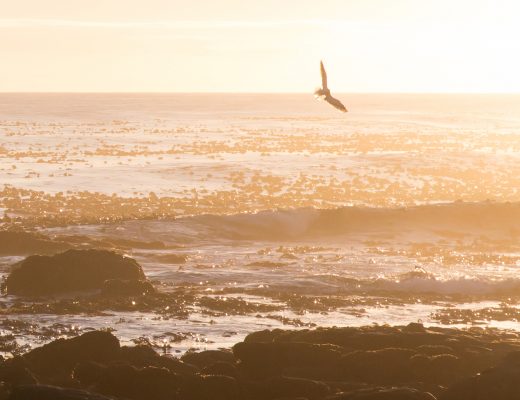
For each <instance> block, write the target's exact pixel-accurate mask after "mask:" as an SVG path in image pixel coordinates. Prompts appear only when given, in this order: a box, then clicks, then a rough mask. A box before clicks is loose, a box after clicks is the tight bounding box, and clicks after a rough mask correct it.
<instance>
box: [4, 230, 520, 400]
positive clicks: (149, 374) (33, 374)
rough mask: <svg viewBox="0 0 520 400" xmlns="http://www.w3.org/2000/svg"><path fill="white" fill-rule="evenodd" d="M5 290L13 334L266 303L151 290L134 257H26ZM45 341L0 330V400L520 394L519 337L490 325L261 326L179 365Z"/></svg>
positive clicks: (78, 338)
mask: <svg viewBox="0 0 520 400" xmlns="http://www.w3.org/2000/svg"><path fill="white" fill-rule="evenodd" d="M38 240H42V239H41V238H38ZM37 244H38V246H39V245H40V244H41V243H40V242H38V243H37ZM52 253H54V252H51V254H52ZM3 290H4V291H5V292H6V293H7V294H8V295H10V296H14V297H16V298H18V299H19V300H17V301H16V302H14V303H12V304H11V305H9V306H5V305H2V306H1V307H0V315H2V316H3V317H4V319H3V321H2V324H0V327H2V326H4V325H5V324H9V325H11V328H12V329H14V328H13V326H15V325H17V324H18V325H19V326H18V328H19V331H20V333H21V334H22V335H23V332H24V329H34V327H32V325H31V326H30V327H29V328H27V327H26V325H24V323H23V322H21V321H16V320H9V319H8V318H5V317H6V316H9V315H17V314H38V313H48V314H59V313H65V314H71V315H74V314H78V313H94V312H103V311H104V310H118V309H119V310H126V309H135V310H138V311H139V310H142V311H149V310H164V311H162V312H163V313H164V315H182V314H183V313H186V312H187V311H186V304H188V303H195V302H198V304H200V305H203V306H205V307H206V308H207V309H208V310H209V311H211V312H213V313H218V312H222V313H227V312H233V313H236V314H238V313H240V312H248V313H253V312H259V311H263V312H270V311H272V310H271V308H269V307H273V306H271V305H269V304H261V303H258V304H257V303H252V302H246V301H244V300H241V299H232V298H229V299H228V298H226V299H224V300H222V301H220V302H219V301H218V298H215V297H207V296H203V297H200V298H197V299H196V298H195V297H194V295H193V294H191V293H189V292H176V291H165V290H160V288H157V287H155V286H154V285H153V284H152V282H150V281H149V280H147V278H146V276H145V274H144V272H143V269H142V267H141V266H140V265H139V264H138V263H137V262H136V261H135V260H133V259H132V258H129V257H124V256H122V255H119V254H117V253H115V252H112V251H108V250H93V249H77V248H76V249H68V250H66V251H64V252H62V253H54V254H53V255H32V256H29V257H27V258H25V259H23V260H22V261H20V262H18V263H16V264H14V265H13V266H12V267H11V268H10V270H9V275H8V276H7V277H6V278H5V280H4V283H3ZM78 293H82V294H81V296H79V297H78ZM63 296H64V297H63ZM209 311H208V312H209ZM143 324H145V323H143ZM172 329H173V331H172V332H170V334H171V335H179V336H182V332H176V331H175V326H174V325H173V326H172ZM56 333H57V334H56ZM53 335H54V337H60V338H59V339H56V340H54V341H51V342H50V343H47V344H44V345H43V346H41V347H36V348H33V349H31V348H30V346H28V347H17V345H16V342H14V344H13V343H10V340H11V339H10V336H9V335H6V334H5V332H3V331H2V332H1V333H0V347H1V348H2V349H3V351H4V354H9V353H10V354H11V355H12V356H10V357H5V358H4V357H2V356H0V400H47V399H49V400H50V399H52V400H55V399H57V400H106V399H115V400H118V399H119V400H124V399H127V400H148V399H153V400H163V399H164V400H167V399H168V400H206V399H207V400H210V399H216V400H219V399H222V400H224V399H225V400H233V399H236V400H242V399H243V400H282V399H284V400H305V399H307V400H322V399H323V400H487V399H493V400H502V399H504V400H506V399H507V400H509V399H517V398H520V333H518V332H513V331H506V330H499V329H486V328H469V329H455V328H442V327H425V326H424V325H423V324H421V323H410V324H408V325H402V326H388V325H371V326H362V327H328V328H325V327H316V328H313V329H300V330H285V329H268V330H262V331H257V332H253V333H250V334H249V335H247V336H246V337H245V339H244V340H243V341H239V342H238V343H236V344H235V345H234V346H233V347H232V348H227V349H224V348H221V349H218V350H206V351H201V352H196V351H188V352H186V353H184V354H182V356H181V357H180V358H177V357H175V356H173V355H172V353H175V343H174V344H173V346H170V347H168V348H165V349H164V353H163V354H160V353H159V352H158V350H159V349H158V348H157V346H153V345H151V344H150V343H138V342H135V343H138V344H137V345H135V346H126V345H122V344H121V343H120V340H119V339H118V338H117V337H116V336H115V335H114V334H112V333H111V331H110V329H107V330H91V331H87V332H85V331H81V330H78V331H70V332H68V334H67V335H64V334H63V333H62V332H54V331H53ZM4 342H5V343H4Z"/></svg>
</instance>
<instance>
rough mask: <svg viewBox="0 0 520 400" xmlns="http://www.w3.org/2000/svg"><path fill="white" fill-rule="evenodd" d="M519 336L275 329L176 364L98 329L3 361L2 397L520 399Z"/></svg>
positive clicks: (411, 327) (410, 328)
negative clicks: (519, 384)
mask: <svg viewBox="0 0 520 400" xmlns="http://www.w3.org/2000/svg"><path fill="white" fill-rule="evenodd" d="M519 335H520V334H518V333H517V334H512V333H500V332H498V331H493V332H491V331H486V330H483V329H469V330H459V329H447V328H425V327H424V326H423V325H421V324H418V323H410V324H408V325H406V326H398V327H390V326H365V327H359V328H352V327H343V328H316V329H304V330H296V331H295V330H280V329H275V330H264V331H258V332H253V333H251V334H249V335H248V336H247V337H246V338H245V340H244V341H242V342H239V343H237V344H235V345H234V346H233V347H232V348H231V349H220V350H209V351H202V352H188V353H185V354H184V355H183V356H182V357H180V358H175V357H172V356H171V355H164V354H163V355H160V354H159V353H157V352H156V351H155V350H154V349H153V348H151V347H150V346H148V345H144V344H141V345H136V346H131V347H130V346H121V345H120V343H119V340H118V339H117V338H116V337H115V336H114V335H112V334H111V333H109V332H106V331H105V332H103V331H92V332H88V333H85V334H82V335H80V336H77V337H74V338H70V339H57V340H55V341H53V342H51V343H49V344H46V345H44V346H41V347H38V348H35V349H32V350H31V351H29V352H27V353H25V354H23V355H20V356H16V357H14V358H11V359H5V360H0V381H2V382H3V384H2V385H0V398H1V399H9V400H15V399H43V398H45V399H46V398H56V399H63V400H65V399H83V400H90V399H91V400H94V399H97V400H101V399H108V398H112V399H135V400H141V399H142V400H145V399H159V400H160V399H179V400H183V399H186V400H189V399H208V400H209V399H237V400H238V399H254V400H256V399H273V400H274V399H281V398H284V399H308V400H321V399H330V400H332V399H334V400H340V399H343V400H350V399H352V400H353V399H360V400H361V399H365V400H370V399H374V400H375V399H379V400H386V399H388V400H390V399H403V400H405V399H410V400H413V399H417V400H420V399H423V400H435V399H437V400H451V399H458V400H464V399H468V400H469V399H480V398H482V397H478V396H479V395H478V392H479V391H480V392H484V391H485V392H487V393H489V395H490V396H491V394H493V397H487V398H493V399H495V400H500V399H513V398H514V397H511V396H515V394H518V388H519V387H518V383H517V382H518V378H520V368H519V367H520V336H519ZM513 378H514V379H513ZM107 396H108V397H107Z"/></svg>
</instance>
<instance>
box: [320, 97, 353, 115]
mask: <svg viewBox="0 0 520 400" xmlns="http://www.w3.org/2000/svg"><path fill="white" fill-rule="evenodd" d="M325 101H326V102H327V103H329V104H330V105H331V106H333V107H335V108H337V109H338V110H340V111H341V112H347V111H348V110H347V108H346V107H345V106H344V105H343V103H342V102H341V101H339V100H338V99H335V98H334V97H332V96H327V97H326V98H325Z"/></svg>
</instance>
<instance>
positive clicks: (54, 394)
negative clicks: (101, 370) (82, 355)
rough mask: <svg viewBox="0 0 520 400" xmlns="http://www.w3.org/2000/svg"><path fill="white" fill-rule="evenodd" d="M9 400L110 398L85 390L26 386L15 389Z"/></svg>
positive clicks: (89, 399) (98, 399)
mask: <svg viewBox="0 0 520 400" xmlns="http://www.w3.org/2000/svg"><path fill="white" fill-rule="evenodd" d="M8 400H110V399H109V398H108V397H105V396H102V395H100V394H96V393H90V392H87V391H84V390H77V389H64V388H60V387H56V386H44V385H24V386H17V387H15V388H14V389H13V391H12V393H11V395H10V396H9V398H8Z"/></svg>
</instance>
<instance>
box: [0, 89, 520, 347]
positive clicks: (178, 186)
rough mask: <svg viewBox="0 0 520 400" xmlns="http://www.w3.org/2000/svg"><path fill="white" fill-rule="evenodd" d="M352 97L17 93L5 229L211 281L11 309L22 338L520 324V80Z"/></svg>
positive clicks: (4, 175) (5, 131)
mask: <svg viewBox="0 0 520 400" xmlns="http://www.w3.org/2000/svg"><path fill="white" fill-rule="evenodd" d="M341 97H342V99H344V100H345V103H347V104H348V105H349V106H350V107H349V109H350V110H351V112H350V113H348V114H346V115H343V114H339V113H336V112H335V111H334V110H332V109H329V108H328V107H327V106H326V104H321V103H319V102H315V101H314V99H313V98H312V96H307V95H217V94H215V95H187V94H186V95H122V94H121V95H116V94H114V95H108V94H107V95H93V94H91V95H80V94H52V95H43V94H38V95H36V94H35V95H32V94H23V95H22V94H0V137H1V141H0V176H1V182H0V183H1V184H2V185H3V186H1V187H0V215H3V225H4V227H13V226H18V227H23V228H24V229H30V230H36V231H38V232H41V233H43V234H45V235H48V236H49V237H51V238H61V239H64V238H65V239H66V240H69V241H70V240H72V238H75V239H74V240H76V242H78V243H79V242H82V241H83V242H85V243H87V244H88V243H91V242H92V241H94V240H97V241H98V242H96V243H98V244H99V243H101V244H103V246H104V247H105V248H113V249H115V250H117V251H120V252H123V253H125V254H127V255H129V256H131V257H134V258H136V259H137V260H138V261H139V263H141V265H142V266H143V268H144V270H145V273H146V274H147V276H148V277H149V278H150V279H152V280H153V282H154V283H155V284H156V285H157V286H158V287H160V288H161V290H163V291H165V292H168V291H171V290H177V289H179V288H182V290H184V291H187V292H189V293H190V294H192V295H193V296H195V299H196V301H194V303H193V304H191V305H187V306H186V311H187V315H188V316H187V317H183V318H178V317H168V318H167V319H164V318H163V316H161V314H160V313H158V311H157V310H148V311H146V312H144V311H135V312H132V311H110V312H105V314H106V315H97V316H92V315H48V314H41V313H36V314H31V315H26V314H20V315H9V318H11V319H13V318H14V319H19V320H30V321H31V322H32V323H34V324H37V325H38V328H35V329H34V330H33V333H34V334H32V335H28V331H29V330H30V329H26V330H25V331H21V332H19V333H18V334H17V335H18V336H17V338H18V340H19V342H20V343H21V344H23V343H26V342H27V343H29V344H31V343H33V342H38V341H46V340H48V339H49V337H50V336H56V335H60V334H65V333H63V332H62V331H59V329H58V330H57V329H53V330H52V334H49V335H48V336H49V337H46V334H45V333H42V327H45V326H53V324H56V323H60V324H63V326H65V327H67V326H68V327H69V330H70V327H71V326H74V327H78V326H80V327H81V329H88V328H101V327H104V328H111V329H116V333H117V334H118V335H119V337H121V338H122V339H123V340H125V341H130V340H132V339H137V338H139V337H145V338H147V339H149V340H151V341H153V342H154V343H155V344H156V345H157V346H158V347H160V346H162V345H164V346H165V350H167V351H177V350H178V351H184V350H186V349H187V348H190V347H198V348H213V347H220V346H229V344H231V343H235V342H237V341H239V340H240V339H241V338H242V337H243V336H244V335H245V334H246V333H247V332H250V331H254V330H259V329H264V328H272V327H282V326H284V325H285V326H291V327H309V326H314V324H317V325H324V326H332V325H364V324H370V323H379V324H383V323H389V324H403V323H407V322H411V321H418V320H420V321H422V322H424V323H425V324H433V325H453V326H468V325H474V324H477V325H479V326H496V327H501V328H508V329H515V330H516V329H519V328H520V325H519V324H518V315H519V313H518V311H517V310H516V305H517V304H518V301H519V300H520V279H518V270H519V269H520V244H519V243H520V242H519V240H518V239H519V237H520V205H518V204H516V203H515V202H518V201H520V193H519V191H518V188H519V187H520V163H519V162H518V161H519V158H520V140H519V137H518V132H520V96H517V95H503V96H502V95H501V96H492V95H471V96H469V95H344V96H341ZM508 202H513V203H508ZM67 238H68V239H67ZM61 239H60V240H61ZM125 240H126V242H124V241H125ZM153 242H155V243H156V244H157V242H160V245H153V244H152V245H151V244H150V243H153ZM19 259H20V257H13V256H12V255H9V254H7V255H6V257H0V271H1V273H2V274H6V273H8V270H9V268H10V267H9V266H10V265H11V264H12V263H13V262H15V261H17V260H19ZM16 300H17V299H14V298H12V296H4V297H3V298H2V304H7V305H9V304H12V303H13V302H15V301H16ZM269 307H270V308H269ZM453 310H458V311H459V312H454V311H453ZM461 310H468V311H461ZM13 329H14V328H13V327H11V328H10V326H9V324H7V325H5V326H2V330H3V332H4V333H9V332H15V330H13ZM74 330H77V329H76V328H74V329H73V331H74ZM168 332H169V333H172V332H173V333H176V334H179V335H180V336H172V335H169V334H168ZM172 338H173V339H172ZM169 345H171V346H172V347H171V348H169V347H168V346H169Z"/></svg>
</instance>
